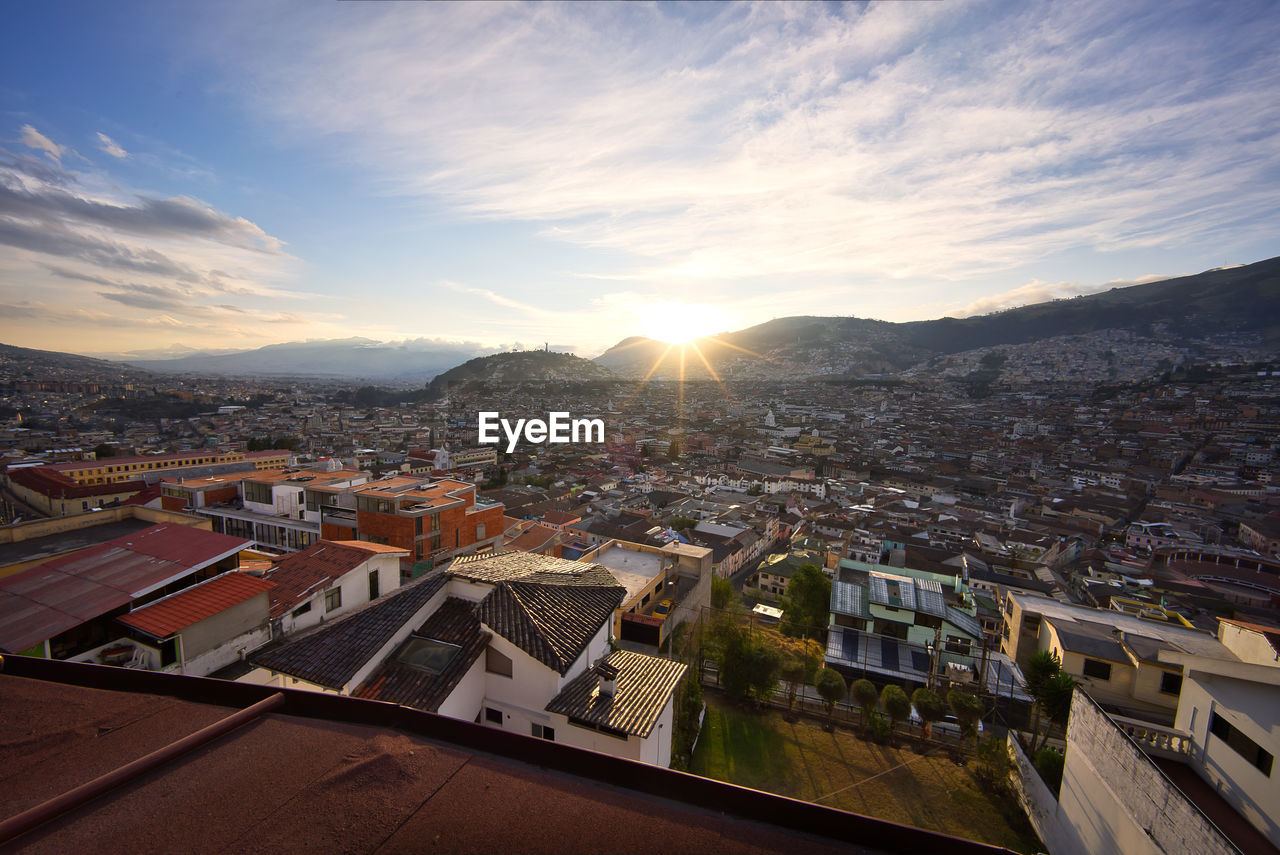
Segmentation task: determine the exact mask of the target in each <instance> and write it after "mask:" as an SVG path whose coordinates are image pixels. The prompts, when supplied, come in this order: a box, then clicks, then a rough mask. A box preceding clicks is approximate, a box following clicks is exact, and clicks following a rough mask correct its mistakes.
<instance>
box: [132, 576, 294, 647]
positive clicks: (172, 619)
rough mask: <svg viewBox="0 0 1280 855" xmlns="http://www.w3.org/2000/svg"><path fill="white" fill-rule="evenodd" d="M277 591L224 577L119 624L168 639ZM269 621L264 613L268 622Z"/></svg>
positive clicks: (136, 612)
mask: <svg viewBox="0 0 1280 855" xmlns="http://www.w3.org/2000/svg"><path fill="white" fill-rule="evenodd" d="M274 587H275V585H274V584H273V583H271V582H268V581H266V580H265V579H259V578H257V577H256V576H250V575H248V574H247V573H235V572H232V573H223V574H222V575H221V576H215V577H213V578H212V579H209V580H208V581H205V582H201V583H200V584H198V585H192V586H191V587H190V588H186V589H184V590H181V591H179V592H177V593H176V594H170V595H169V596H167V597H165V598H164V599H162V600H157V601H156V602H154V603H151V604H149V605H146V606H143V607H142V608H140V609H136V610H134V611H132V612H129V614H127V615H122V616H121V617H119V618H117V620H119V621H120V622H121V623H123V624H125V625H127V626H131V627H133V628H134V629H139V630H142V631H143V632H145V633H147V634H148V635H151V636H154V637H156V638H168V637H169V636H171V635H174V634H175V633H177V632H180V631H181V630H184V629H186V628H187V627H189V626H191V625H192V624H196V623H199V622H200V621H202V620H205V619H206V618H210V617H213V616H214V615H216V614H218V613H220V612H223V611H226V610H227V609H229V608H231V607H232V606H235V605H239V604H240V603H243V602H245V601H246V600H250V599H252V598H254V597H256V596H258V595H259V594H263V593H266V592H267V591H269V590H271V589H272V588H274ZM266 617H267V615H266V613H265V612H264V613H263V620H264V621H265V619H266Z"/></svg>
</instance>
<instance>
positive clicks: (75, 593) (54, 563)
mask: <svg viewBox="0 0 1280 855" xmlns="http://www.w3.org/2000/svg"><path fill="white" fill-rule="evenodd" d="M248 545H249V541H247V540H245V539H244V538H240V537H230V536H228V535H225V534H216V533H214V532H211V531H204V530H202V529H198V528H191V527H189V526H180V525H172V524H167V523H166V524H161V525H156V526H152V527H150V528H147V529H144V530H142V531H139V532H133V533H130V534H126V535H123V536H121V537H118V538H116V539H114V540H110V541H107V542H106V543H103V544H99V545H98V546H94V547H90V548H89V549H84V550H81V551H79V552H75V553H72V554H70V555H64V556H60V557H58V558H54V559H52V560H50V561H46V562H44V563H43V564H41V565H39V566H37V567H32V568H30V569H29V570H24V571H23V572H21V573H16V574H14V575H12V576H7V577H5V578H3V579H0V649H3V650H8V651H10V652H17V651H20V650H26V649H27V648H29V647H32V646H33V645H35V644H38V643H40V642H42V641H44V640H46V639H49V638H53V637H54V636H55V635H58V634H59V633H62V632H66V631H67V630H69V629H71V628H73V627H75V626H79V625H80V624H82V623H84V622H85V621H88V620H92V619H93V618H96V617H98V616H100V615H104V614H106V613H108V612H110V611H112V610H113V609H118V608H120V607H121V606H124V605H127V604H128V603H130V602H131V601H133V600H134V599H136V598H138V597H140V596H142V595H143V594H146V593H148V592H150V591H153V590H155V589H156V588H159V587H162V586H163V585H167V584H169V583H170V582H173V581H174V580H176V579H180V578H182V577H183V576H187V575H190V574H191V573H193V572H195V571H196V570H199V569H201V568H204V567H207V566H209V565H211V564H213V563H215V562H217V561H219V560H221V559H223V558H226V557H227V556H229V555H234V554H235V553H236V552H238V551H239V550H241V549H244V548H245V547H246V546H248Z"/></svg>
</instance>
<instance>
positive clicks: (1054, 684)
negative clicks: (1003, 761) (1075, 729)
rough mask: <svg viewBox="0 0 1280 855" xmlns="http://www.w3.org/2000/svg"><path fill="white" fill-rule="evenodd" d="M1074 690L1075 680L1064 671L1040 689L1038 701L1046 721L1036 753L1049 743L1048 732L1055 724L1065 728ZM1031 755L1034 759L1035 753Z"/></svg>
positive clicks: (1055, 675) (1051, 678)
mask: <svg viewBox="0 0 1280 855" xmlns="http://www.w3.org/2000/svg"><path fill="white" fill-rule="evenodd" d="M1075 690H1076V678H1075V677H1072V676H1071V675H1070V674H1068V673H1067V672H1066V671H1059V672H1058V673H1057V674H1054V675H1053V676H1052V677H1050V678H1049V679H1048V680H1047V681H1045V684H1044V685H1043V686H1042V687H1041V689H1040V698H1039V701H1040V704H1041V705H1042V706H1043V707H1044V711H1045V715H1046V716H1047V717H1048V720H1047V721H1045V723H1044V733H1043V734H1041V736H1040V743H1039V745H1037V746H1036V751H1039V750H1040V749H1041V748H1043V747H1044V744H1045V743H1046V742H1048V741H1049V731H1050V730H1052V729H1053V726H1054V725H1055V724H1056V725H1058V726H1059V727H1062V728H1065V727H1066V726H1067V719H1068V718H1069V717H1070V715H1071V697H1072V695H1074V694H1075ZM1031 755H1032V756H1033V757H1034V756H1035V751H1032V752H1031Z"/></svg>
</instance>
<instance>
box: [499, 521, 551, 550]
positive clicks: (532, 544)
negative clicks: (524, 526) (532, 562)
mask: <svg viewBox="0 0 1280 855" xmlns="http://www.w3.org/2000/svg"><path fill="white" fill-rule="evenodd" d="M559 534H560V532H559V530H557V529H554V528H548V527H547V526H545V525H535V526H533V527H532V528H530V529H529V530H528V531H526V532H524V533H523V534H521V535H520V536H519V537H517V538H516V539H515V540H513V541H511V542H510V543H509V544H508V546H510V547H511V548H512V549H517V550H519V551H521V552H537V551H538V550H540V549H546V548H547V547H548V546H550V545H551V544H552V541H554V540H555V539H556V537H557V536H559Z"/></svg>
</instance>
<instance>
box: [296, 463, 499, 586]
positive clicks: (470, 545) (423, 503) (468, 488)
mask: <svg viewBox="0 0 1280 855" xmlns="http://www.w3.org/2000/svg"><path fill="white" fill-rule="evenodd" d="M312 493H314V494H315V499H316V502H315V503H316V506H317V510H318V512H319V515H320V536H321V537H323V538H324V539H326V540H364V541H368V542H370V543H381V544H384V545H386V546H394V547H397V548H399V549H404V550H406V551H408V553H409V556H410V558H411V559H412V560H413V561H416V562H419V563H421V564H424V565H427V566H436V565H439V564H440V563H441V562H443V561H447V560H448V559H450V558H453V557H455V556H458V555H464V554H468V553H475V552H485V551H489V550H494V549H498V548H500V547H501V546H502V542H503V530H504V525H503V506H502V505H501V504H499V503H497V502H491V501H489V500H488V499H485V498H484V497H479V496H477V494H476V487H475V485H474V484H468V483H466V482H464V481H455V480H453V479H449V478H442V479H431V478H418V477H414V476H404V475H399V476H392V477H389V478H383V479H381V480H378V481H374V482H372V483H368V484H364V485H359V486H352V487H347V488H342V489H335V488H328V489H321V488H316V489H314V490H310V491H308V496H307V501H308V503H310V502H311V494H312Z"/></svg>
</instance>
